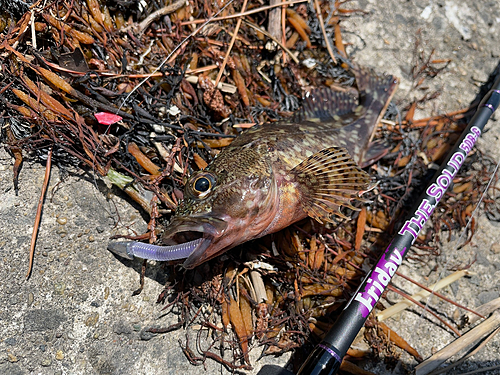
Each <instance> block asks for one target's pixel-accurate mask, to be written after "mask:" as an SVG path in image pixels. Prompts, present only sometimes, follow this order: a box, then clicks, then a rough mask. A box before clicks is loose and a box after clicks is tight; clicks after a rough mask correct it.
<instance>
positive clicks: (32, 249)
mask: <svg viewBox="0 0 500 375" xmlns="http://www.w3.org/2000/svg"><path fill="white" fill-rule="evenodd" d="M51 166H52V148H50V149H49V153H48V155H47V164H46V165H45V178H44V180H43V185H42V191H41V193H40V199H39V200H38V207H37V209H36V217H35V224H34V225H33V234H32V235H31V245H30V259H29V264H28V272H27V273H26V280H27V279H29V277H30V276H31V271H32V269H33V258H34V257H35V245H36V237H37V234H38V228H39V227H40V218H41V217H42V207H43V201H44V200H45V192H46V191H47V185H48V184H49V178H50V170H51Z"/></svg>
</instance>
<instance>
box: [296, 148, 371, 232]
mask: <svg viewBox="0 0 500 375" xmlns="http://www.w3.org/2000/svg"><path fill="white" fill-rule="evenodd" d="M291 172H292V173H293V175H294V178H295V181H296V182H297V185H298V186H297V188H298V190H299V192H300V195H301V204H302V208H303V209H304V211H305V212H306V213H307V214H308V215H309V216H310V217H312V218H314V219H316V220H317V221H319V222H320V223H323V222H334V220H333V217H334V215H336V216H339V217H341V218H346V216H345V215H343V214H342V213H341V212H340V211H339V208H340V207H341V206H344V207H349V208H351V209H354V210H358V209H357V208H356V207H354V206H353V205H352V204H351V201H352V200H353V199H356V200H358V201H362V202H366V200H365V199H363V198H361V197H360V193H362V192H363V191H366V190H368V189H369V185H370V176H369V175H368V174H367V173H366V172H365V171H363V170H362V169H361V168H359V167H358V165H357V164H356V163H355V162H354V160H353V159H352V157H351V156H350V155H349V153H348V152H347V150H346V149H345V148H342V147H329V148H325V149H323V150H321V151H319V152H317V153H316V154H314V155H312V156H311V157H309V158H308V159H306V160H304V161H303V162H302V163H300V164H299V165H297V166H296V167H294V168H293V169H292V171H291Z"/></svg>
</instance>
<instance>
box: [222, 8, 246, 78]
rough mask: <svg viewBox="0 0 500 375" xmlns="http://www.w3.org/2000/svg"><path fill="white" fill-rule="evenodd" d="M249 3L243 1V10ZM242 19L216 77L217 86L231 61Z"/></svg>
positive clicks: (237, 24) (239, 20)
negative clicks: (230, 57)
mask: <svg viewBox="0 0 500 375" xmlns="http://www.w3.org/2000/svg"><path fill="white" fill-rule="evenodd" d="M247 3H248V0H244V1H243V6H242V7H241V11H242V12H244V11H245V9H246V8H247ZM241 20H242V17H240V18H238V21H236V27H235V28H234V33H233V37H232V38H231V43H229V47H228V49H227V52H226V56H225V57H224V61H223V62H222V65H221V67H220V69H219V74H217V78H216V79H215V86H216V87H217V85H218V84H219V82H220V79H221V78H222V74H223V73H224V69H225V68H226V65H227V62H228V61H229V56H230V55H231V50H232V49H233V46H234V42H235V41H236V36H237V35H238V31H239V30H240V26H241Z"/></svg>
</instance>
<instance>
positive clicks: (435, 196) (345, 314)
mask: <svg viewBox="0 0 500 375" xmlns="http://www.w3.org/2000/svg"><path fill="white" fill-rule="evenodd" d="M499 104H500V75H499V76H498V77H497V79H496V80H495V82H494V83H493V86H492V88H491V90H490V91H489V92H488V93H487V94H486V95H485V96H484V98H483V100H482V101H481V103H480V104H479V106H478V108H477V111H476V113H475V114H474V116H473V117H472V119H471V120H470V122H469V124H468V125H467V127H466V128H465V129H464V131H463V133H462V135H461V137H460V138H459V140H458V141H457V143H456V144H455V146H454V148H453V149H452V150H451V152H450V153H449V154H448V156H447V157H446V159H445V161H444V162H443V164H442V165H441V167H440V168H439V169H438V171H437V172H436V174H435V175H434V177H433V179H432V180H431V183H430V184H429V186H428V187H427V189H426V190H425V192H424V193H423V194H422V196H421V197H420V199H419V200H418V201H417V204H416V205H415V208H414V209H413V210H412V211H411V214H410V215H409V216H408V219H407V220H406V221H405V222H404V224H403V225H402V227H401V228H400V230H399V231H398V233H397V234H396V235H395V236H394V237H393V239H392V241H391V243H390V244H389V246H388V247H387V249H386V250H385V251H384V252H383V254H382V255H381V256H380V258H379V259H378V261H377V263H375V265H374V266H373V268H372V269H371V270H370V272H369V273H368V274H367V275H366V277H365V279H364V280H363V282H362V283H361V285H360V286H359V288H358V289H357V291H356V293H354V295H353V296H352V298H351V300H350V301H349V302H348V303H347V306H346V307H345V308H344V310H343V311H342V313H341V314H340V316H339V317H338V319H337V321H336V322H335V323H334V325H333V327H332V328H331V329H330V331H329V332H328V333H327V334H326V336H325V338H324V339H323V341H321V342H320V343H319V344H318V345H316V347H315V348H314V349H313V351H312V352H311V353H310V354H309V356H308V357H307V359H306V361H305V362H304V363H303V365H302V366H301V368H300V370H299V372H298V373H297V375H334V374H336V373H337V371H338V369H339V368H340V364H341V363H342V358H343V357H344V356H345V354H346V353H347V349H349V347H350V346H351V344H352V342H353V341H354V338H355V337H356V336H357V334H358V332H359V331H360V330H361V328H362V327H363V326H364V325H365V322H366V319H367V318H368V315H369V314H370V312H371V311H372V310H373V308H374V307H375V305H376V304H377V302H378V300H379V299H380V297H381V296H382V294H383V293H384V291H385V289H386V288H387V286H388V285H389V283H390V281H391V279H392V277H393V276H394V275H395V273H396V270H397V269H398V267H399V266H400V265H401V263H402V262H403V259H404V258H405V256H406V254H407V253H408V250H409V249H410V247H411V245H413V243H414V242H415V240H416V239H417V237H418V235H419V233H420V231H421V230H422V228H423V227H424V225H425V224H426V222H427V221H428V220H429V218H430V217H431V215H432V213H433V212H434V209H435V208H436V206H437V205H438V204H439V202H440V201H441V199H442V198H443V196H444V194H445V192H446V190H447V189H448V187H449V186H450V185H452V183H453V178H454V177H455V175H456V174H457V172H458V170H459V169H460V167H461V166H462V164H463V162H464V160H465V159H466V157H467V155H468V153H469V152H470V151H471V150H472V147H473V146H474V144H475V143H476V141H477V140H478V138H479V136H480V135H481V133H482V131H483V129H484V126H485V125H486V123H487V122H488V120H489V119H490V117H491V115H492V114H493V112H495V110H496V109H497V108H498V106H499ZM264 367H267V368H268V370H264V368H263V369H262V370H264V371H262V370H261V372H259V374H262V375H264V374H266V375H269V374H271V373H272V374H282V375H285V374H289V373H290V372H289V371H288V370H284V369H281V368H280V369H279V370H278V368H277V367H274V366H264ZM271 367H273V368H271ZM290 374H291V373H290Z"/></svg>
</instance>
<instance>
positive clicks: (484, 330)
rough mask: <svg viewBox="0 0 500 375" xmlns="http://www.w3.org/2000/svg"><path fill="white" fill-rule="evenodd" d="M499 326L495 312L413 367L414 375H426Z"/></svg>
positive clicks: (499, 319) (497, 315)
mask: <svg viewBox="0 0 500 375" xmlns="http://www.w3.org/2000/svg"><path fill="white" fill-rule="evenodd" d="M499 325H500V313H499V312H498V311H495V312H494V313H493V315H492V316H491V317H490V318H488V319H487V320H485V321H484V322H482V323H481V324H479V325H478V326H477V327H475V328H473V329H471V330H470V331H468V332H467V333H466V334H464V335H463V336H462V337H460V338H458V339H456V340H455V341H453V342H452V343H450V344H449V345H447V346H446V347H444V348H443V349H441V350H440V351H439V352H437V353H436V354H434V355H433V356H431V357H430V358H427V359H426V360H425V361H424V362H422V363H421V364H419V365H418V366H417V367H415V374H416V375H426V374H429V373H430V372H431V371H432V370H434V369H435V368H437V367H438V366H439V365H441V364H442V363H444V362H445V361H446V360H447V359H448V358H450V357H451V356H453V355H455V354H456V353H458V352H459V351H461V350H465V349H467V348H470V347H471V346H472V345H473V344H474V343H475V342H476V341H478V340H480V339H482V338H483V337H485V336H487V335H489V334H490V332H492V331H493V330H495V329H497V328H498V326H499Z"/></svg>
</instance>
